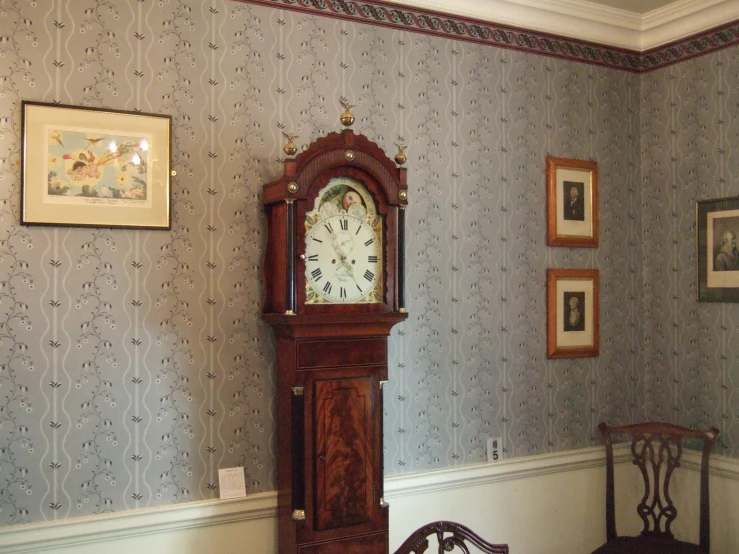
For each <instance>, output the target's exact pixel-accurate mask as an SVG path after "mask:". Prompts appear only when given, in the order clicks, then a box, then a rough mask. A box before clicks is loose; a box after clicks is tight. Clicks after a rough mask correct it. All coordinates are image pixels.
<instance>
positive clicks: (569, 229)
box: [546, 156, 598, 248]
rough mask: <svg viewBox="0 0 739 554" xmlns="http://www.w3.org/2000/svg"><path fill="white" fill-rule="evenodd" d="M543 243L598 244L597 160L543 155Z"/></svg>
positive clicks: (592, 245)
mask: <svg viewBox="0 0 739 554" xmlns="http://www.w3.org/2000/svg"><path fill="white" fill-rule="evenodd" d="M546 165H547V167H546V175H547V244H548V245H549V246H584V247H590V248H594V247H596V246H598V163H597V162H594V161H588V160H573V159H569V158H554V157H552V156H547V159H546Z"/></svg>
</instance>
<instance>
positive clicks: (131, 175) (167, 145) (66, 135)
mask: <svg viewBox="0 0 739 554" xmlns="http://www.w3.org/2000/svg"><path fill="white" fill-rule="evenodd" d="M21 118H22V121H21V127H22V132H23V141H22V156H21V164H22V168H21V175H22V177H21V213H20V222H21V224H22V225H58V226H73V227H127V228H135V229H165V230H166V229H170V228H171V213H170V211H171V208H170V203H171V200H170V172H171V169H170V152H171V127H172V117H171V116H169V115H161V114H150V113H141V112H126V111H121V110H109V109H100V108H89V107H80V106H70V105H65V104H48V103H43V102H31V101H23V104H22V116H21Z"/></svg>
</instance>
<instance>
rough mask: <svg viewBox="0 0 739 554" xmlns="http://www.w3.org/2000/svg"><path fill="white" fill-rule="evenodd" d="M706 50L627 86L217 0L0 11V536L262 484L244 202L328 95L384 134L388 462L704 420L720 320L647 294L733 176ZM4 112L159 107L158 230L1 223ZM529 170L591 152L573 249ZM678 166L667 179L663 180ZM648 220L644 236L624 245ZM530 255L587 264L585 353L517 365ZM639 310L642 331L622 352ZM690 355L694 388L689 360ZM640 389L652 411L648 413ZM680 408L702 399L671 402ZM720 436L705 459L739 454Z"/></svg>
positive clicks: (309, 136)
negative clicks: (553, 234)
mask: <svg viewBox="0 0 739 554" xmlns="http://www.w3.org/2000/svg"><path fill="white" fill-rule="evenodd" d="M732 53H735V50H726V51H723V52H722V53H718V54H712V55H711V56H714V57H715V59H716V60H719V59H720V60H723V61H724V64H725V65H724V67H723V69H719V68H718V67H717V66H716V65H715V64H713V63H710V64H709V63H708V62H707V60H708V59H709V58H700V59H698V60H696V61H691V62H689V63H686V64H685V65H684V66H683V65H679V66H672V67H670V68H666V69H663V70H660V71H658V72H656V73H653V74H648V75H647V76H646V77H644V78H643V84H640V83H641V81H642V76H640V75H638V74H634V73H629V72H626V71H620V70H616V69H610V68H605V67H600V66H595V65H587V64H583V63H578V62H573V61H570V60H563V59H558V58H552V57H545V56H538V55H534V54H528V53H523V52H518V51H516V50H512V49H501V48H497V47H493V46H489V45H482V44H476V43H471V42H462V41H457V40H453V39H450V38H445V37H436V36H430V35H426V34H418V33H410V32H407V31H404V30H400V29H393V28H387V27H382V26H370V25H365V24H360V23H356V22H348V21H344V20H340V19H330V18H324V17H320V16H316V15H313V14H306V13H299V12H294V11H288V10H282V9H273V8H270V7H266V6H261V5H254V4H249V3H240V2H230V1H228V0H161V1H154V0H116V1H113V0H75V2H69V1H65V0H5V2H3V3H2V5H1V6H0V301H1V304H0V306H1V307H2V310H0V524H2V525H10V524H16V523H21V522H31V521H44V520H55V519H61V518H69V517H79V516H84V515H90V514H96V513H101V512H106V511H112V510H115V511H122V510H128V509H135V508H139V507H147V506H157V505H163V504H169V503H173V502H187V501H194V500H200V499H204V498H212V497H215V496H216V495H217V470H218V468H223V467H231V466H234V465H240V464H243V465H244V467H245V468H246V473H247V486H248V490H249V492H260V491H266V490H273V489H274V487H275V475H274V473H275V472H274V470H275V466H274V457H275V453H274V422H273V421H274V412H275V410H276V409H277V407H276V406H275V405H274V401H273V398H274V382H275V379H274V352H273V342H272V335H271V333H270V330H269V328H268V326H266V325H265V324H263V323H262V322H261V320H260V315H259V314H260V302H261V294H262V291H261V280H262V276H261V256H262V252H261V249H262V245H263V240H264V237H263V232H264V230H263V219H262V215H261V208H260V195H261V188H262V185H263V184H264V183H266V182H268V181H269V180H271V179H273V178H274V177H275V176H276V175H278V174H279V172H280V156H281V155H282V150H281V148H282V145H283V143H284V139H283V138H282V135H281V131H283V130H287V131H291V132H294V133H296V134H298V135H299V139H298V143H299V144H300V146H304V145H306V144H308V143H309V142H310V141H311V140H313V139H314V138H316V137H318V136H320V135H322V134H324V133H326V132H328V131H331V130H336V129H337V128H338V127H339V124H338V116H339V114H340V111H341V110H340V107H339V105H338V98H339V97H340V96H345V97H347V98H349V99H350V100H352V101H355V102H356V103H357V104H358V106H357V107H356V108H355V109H354V112H355V115H356V116H357V122H356V123H355V128H356V130H357V132H361V133H364V134H366V135H367V136H368V137H369V138H370V139H372V140H374V141H376V142H377V143H378V144H380V145H381V146H382V147H383V148H385V149H386V151H388V152H393V151H394V150H393V145H392V143H393V142H400V141H404V142H407V143H408V144H409V148H408V155H409V161H408V164H407V166H408V168H409V185H410V208H409V209H408V218H407V224H408V225H407V226H408V235H409V240H408V247H407V254H408V268H407V280H408V283H407V298H408V308H409V311H410V317H409V319H408V320H407V322H405V323H403V324H402V325H399V326H397V327H396V328H395V329H394V332H393V335H392V337H391V341H390V342H391V346H390V349H391V352H390V356H391V357H390V365H391V369H390V383H389V385H388V386H387V387H386V389H385V407H386V413H385V461H386V464H385V465H386V472H387V473H388V474H393V473H407V472H414V471H420V470H428V469H433V468H443V467H448V466H454V465H461V464H469V463H475V462H480V461H483V460H484V459H485V444H486V439H487V437H502V438H503V444H504V456H505V457H515V456H525V455H531V454H537V453H544V452H554V451H561V450H566V449H572V448H580V447H584V446H590V445H594V444H598V442H599V440H598V437H597V436H596V430H595V426H596V425H597V423H598V422H599V421H601V420H604V419H605V420H609V421H614V422H615V421H618V422H623V421H628V420H632V419H634V418H635V417H637V416H639V415H640V414H641V412H643V410H644V407H645V402H644V395H645V394H647V395H649V398H650V399H651V398H652V397H658V396H659V395H655V394H653V391H655V387H656V386H657V385H658V384H659V381H660V380H661V381H662V382H664V383H666V384H667V383H668V382H669V385H670V386H671V387H673V388H674V397H675V398H676V399H677V398H678V397H679V398H680V402H681V404H680V407H681V409H683V410H684V413H681V414H679V415H680V417H679V418H678V419H680V420H681V421H683V422H701V423H702V422H704V421H716V415H717V414H718V412H719V411H721V410H724V405H725V404H726V410H730V407H729V406H728V402H729V400H730V399H731V394H730V392H727V391H725V390H724V389H722V388H721V386H720V385H722V383H723V382H725V383H727V384H728V385H731V382H730V381H729V375H728V372H729V370H730V368H731V364H732V362H733V360H734V358H733V356H734V354H733V353H732V350H731V342H730V339H731V338H733V336H735V334H736V331H735V328H736V325H734V324H733V323H732V312H731V310H730V308H731V306H722V305H715V306H700V307H696V305H695V304H692V301H691V300H689V298H688V296H687V293H686V296H685V298H682V299H678V300H672V299H671V296H670V295H672V294H674V291H675V290H677V289H678V288H684V289H685V290H689V287H690V286H692V285H691V283H692V274H693V273H692V272H691V268H690V267H689V266H690V263H692V258H691V255H692V249H693V246H692V244H690V243H689V241H691V240H692V238H690V237H691V233H692V229H691V224H690V217H692V216H690V215H689V214H692V209H691V208H690V201H691V198H692V197H694V196H695V195H696V194H697V191H698V187H702V186H703V185H702V184H701V183H702V182H703V181H706V182H707V183H708V185H707V186H708V187H712V188H710V190H709V191H707V194H708V195H709V196H710V195H712V194H713V192H714V189H715V187H719V188H724V189H725V192H730V187H731V185H732V183H731V175H732V168H734V165H735V163H733V162H729V163H727V164H725V165H723V166H722V167H723V169H721V170H719V169H718V168H717V167H718V165H719V155H718V154H717V153H716V152H717V148H716V146H717V143H718V140H719V139H718V138H714V137H712V134H713V133H714V132H715V130H714V129H713V127H712V126H713V125H714V124H715V123H716V121H715V119H716V117H714V116H716V115H717V114H718V110H719V101H721V102H724V104H721V105H723V106H725V107H724V112H723V114H724V115H722V116H721V117H723V118H724V120H725V121H726V125H725V127H722V129H724V130H725V133H724V134H723V135H722V137H724V138H723V139H722V140H725V142H726V146H725V150H726V152H727V153H726V154H725V156H726V157H727V158H726V159H727V160H728V157H730V156H734V157H735V156H736V154H734V150H733V147H732V144H733V142H735V141H730V138H734V137H733V136H732V135H731V131H730V129H734V132H736V126H737V122H736V121H735V119H734V118H733V115H732V112H731V111H730V110H729V107H730V106H731V102H732V99H733V102H734V104H736V99H735V98H734V96H735V95H736V94H737V91H736V90H735V89H736V86H737V83H739V79H738V78H737V77H736V75H735V73H736V67H737V64H736V63H735V62H733V58H730V57H729V56H730V55H732ZM710 59H714V58H710ZM731 67H734V69H733V70H732V69H731ZM684 72H689V74H690V75H691V76H692V77H691V78H688V77H687V76H686V75H685V74H684ZM670 75H672V76H674V79H670V78H668V77H669V76H670ZM683 81H684V82H683ZM714 81H715V82H716V83H721V86H722V88H723V89H724V91H725V95H724V96H723V97H721V98H719V97H717V96H716V94H715V93H714V92H715V91H713V90H712V87H714V86H715V85H714ZM687 85H690V87H689V86H687ZM716 86H717V85H716ZM691 87H692V88H691ZM666 91H669V95H670V96H669V97H668V96H665V95H666ZM709 91H710V92H709ZM22 99H31V100H38V101H59V102H64V103H71V104H82V105H89V106H98V107H108V108H115V109H127V110H133V109H140V110H143V111H149V112H161V113H169V114H171V115H172V116H173V131H174V141H173V152H172V159H173V164H174V169H176V170H177V177H176V178H175V179H174V181H173V228H172V231H171V232H166V231H135V230H105V229H69V228H53V227H50V228H40V227H22V226H20V225H19V224H18V219H19V217H18V210H19V201H20V166H19V163H20V149H21V129H20V101H21V100H22ZM673 101H674V102H675V105H674V106H673V104H672V102H673ZM686 103H687V104H686ZM652 106H653V109H654V111H655V115H654V117H653V118H652V117H651V110H652ZM645 112H650V113H649V117H647V114H646V113H645ZM641 121H644V122H646V123H647V127H646V128H645V129H643V130H642V129H641V128H640V122H641ZM678 125H679V126H685V127H686V133H685V137H686V138H687V135H688V134H690V135H691V137H693V142H697V143H698V144H696V145H694V146H689V145H690V144H691V143H690V141H686V142H684V143H683V142H681V141H682V138H681V137H682V136H683V135H682V134H679V133H678V134H676V135H669V136H670V137H671V138H670V140H671V141H672V142H671V143H669V148H668V144H666V143H665V139H664V137H667V136H668V134H667V131H668V130H669V129H670V128H672V127H675V128H677V126H678ZM707 126H711V127H710V128H707ZM652 133H653V134H654V136H652ZM640 135H641V136H642V137H643V145H642V146H643V149H642V150H643V151H642V150H640V143H639V137H640ZM703 135H706V136H708V138H707V139H706V140H707V142H704V141H703V138H702V136H703ZM709 135H711V136H709ZM29 146H31V147H32V145H29ZM680 148H682V149H683V150H682V151H681V150H679V149H680ZM548 153H550V154H552V155H556V156H562V157H577V158H593V159H597V161H598V162H599V168H600V192H601V218H602V219H601V245H600V247H599V248H597V249H569V248H549V247H547V246H546V245H545V219H544V217H545V215H544V202H545V195H544V191H545V184H544V175H543V170H544V158H545V156H546V155H547V154H548ZM702 153H705V154H706V156H705V157H703V156H701V154H702ZM642 155H643V156H644V160H645V161H646V162H649V163H646V165H645V166H644V174H643V179H642V173H641V167H642V166H641V156H642ZM670 157H675V158H677V159H678V160H679V162H669V161H668V160H670V159H671V158H670ZM691 164H692V165H691ZM668 168H671V169H669V170H668ZM691 169H692V170H693V173H690V170H691ZM670 171H672V172H673V173H669V172H670ZM722 172H723V173H722ZM683 173H684V174H685V175H693V176H695V177H694V178H693V181H694V182H692V184H691V185H690V188H689V189H687V188H685V187H682V186H681V187H679V188H677V189H674V188H672V184H673V183H674V182H675V181H674V179H673V180H671V178H677V177H679V175H681V174H683ZM719 174H722V175H723V177H724V179H725V184H723V185H717V184H716V183H719V181H718V179H717V177H718V176H719ZM642 181H643V183H644V185H643V186H644V196H643V202H642V197H641V196H640V189H641V187H642ZM688 190H690V191H691V192H687V191H688ZM692 191H695V192H692ZM716 192H719V191H718V190H717V191H716ZM642 203H643V204H644V206H642ZM671 212H678V213H679V216H676V217H672V216H671ZM642 213H644V222H645V224H644V225H642V219H643V218H642ZM652 219H662V220H664V221H663V226H664V225H665V224H666V223H667V221H669V222H670V227H669V231H668V233H660V234H653V230H654V229H655V226H654V225H652ZM662 228H664V227H662ZM646 229H649V230H650V233H646V232H645V230H646ZM683 239H685V240H683ZM642 245H643V246H642ZM665 257H668V259H665ZM672 264H674V265H675V266H676V267H677V268H678V269H677V271H672V268H671V265H672ZM549 267H568V268H579V267H593V268H599V269H600V271H601V289H602V298H601V306H602V308H601V309H602V318H601V319H602V329H601V355H600V356H599V357H597V358H588V359H564V360H547V359H546V356H545V354H544V352H545V317H544V315H545V297H544V288H545V276H546V269H547V268H549ZM658 271H662V272H664V273H668V274H667V275H664V276H661V278H658V279H659V280H655V281H652V280H650V279H649V278H650V277H651V276H652V274H653V273H655V272H658ZM645 278H646V279H645ZM652 282H654V285H655V286H654V287H651V286H648V287H646V294H645V291H644V286H645V285H644V284H643V283H652ZM665 282H666V283H667V284H668V286H663V284H664V283H665ZM691 294H692V293H691ZM709 311H710V312H711V313H710V314H709V313H708V312H709ZM696 315H697V317H696ZM735 319H736V318H735ZM645 321H646V323H650V322H653V323H654V325H655V326H657V327H658V328H659V329H660V331H659V333H658V332H656V331H655V332H653V331H652V330H651V329H650V331H649V332H648V333H646V335H645V334H644V332H643V323H644V322H645ZM719 321H720V322H721V323H720V324H719V323H715V322H719ZM673 322H674V325H676V327H675V326H673ZM719 325H724V326H725V327H726V330H722V329H723V328H722V327H721V328H720V326H719ZM683 327H684V328H683ZM693 339H695V341H697V344H698V346H696V348H695V349H693V348H692V347H691V343H690V341H691V340H693ZM719 345H724V346H723V348H724V350H723V351H721V350H720V348H721V346H719ZM672 349H677V350H678V351H679V355H678V356H672V355H671V354H670V355H669V356H668V355H667V351H668V350H672ZM719 352H722V354H723V353H725V354H726V356H727V358H726V360H725V361H723V362H722V367H723V368H724V369H723V370H722V372H721V377H720V378H719V376H717V375H716V373H715V370H714V369H711V371H709V370H708V369H706V367H705V363H704V361H705V359H708V358H712V357H717V356H718V355H719ZM699 353H700V357H699ZM663 354H664V355H663ZM722 359H723V358H722ZM658 360H659V363H658ZM686 360H689V362H690V363H687V362H686ZM668 361H669V364H668ZM645 364H647V368H648V371H647V377H648V378H647V379H646V380H645V379H644V366H645ZM683 375H684V381H685V382H684V383H682V384H680V385H675V384H673V378H675V377H676V376H677V377H682V376H683ZM719 381H721V383H720V382H719ZM704 385H707V386H708V387H709V388H708V389H705V390H704V389H702V388H701V387H703V386H704ZM714 389H715V390H714ZM729 391H730V389H729ZM686 393H690V394H691V395H692V394H695V395H697V396H698V399H697V400H695V401H693V400H689V399H687V398H685V399H683V396H684V394H686ZM719 398H722V399H723V400H721V401H719V400H718V399H719ZM662 400H663V398H662V397H659V398H658V400H655V401H654V402H655V410H656V413H662V412H663V410H668V411H669V410H672V409H673V406H672V403H671V404H670V405H669V406H664V407H661V406H660V402H661V401H662ZM665 400H666V399H665ZM699 401H700V403H701V405H710V406H711V407H712V408H711V409H712V410H713V411H712V412H711V413H709V414H708V415H707V416H706V415H703V414H698V413H696V409H695V407H694V406H695V405H697V404H698V402H699ZM734 402H736V399H734ZM719 406H720V407H719ZM727 413H736V411H734V412H731V411H728V412H727ZM732 417H735V416H732ZM721 425H722V427H726V426H727V424H726V423H725V422H723V421H722V422H721ZM723 436H724V438H725V440H726V441H727V444H728V445H730V450H731V452H732V453H733V452H734V449H735V448H736V447H737V445H739V436H737V434H736V432H734V434H733V437H734V438H733V439H732V438H731V437H732V435H731V433H729V432H726V433H725V434H724V435H723Z"/></svg>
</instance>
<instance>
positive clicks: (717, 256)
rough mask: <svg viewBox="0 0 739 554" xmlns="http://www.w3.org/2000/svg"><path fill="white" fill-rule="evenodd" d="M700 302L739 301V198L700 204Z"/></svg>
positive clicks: (697, 223)
mask: <svg viewBox="0 0 739 554" xmlns="http://www.w3.org/2000/svg"><path fill="white" fill-rule="evenodd" d="M695 223H696V230H697V234H698V236H697V240H696V244H697V247H698V253H697V254H698V256H697V259H698V301H699V302H739V250H738V249H737V237H739V197H736V196H735V197H731V198H718V199H715V200H701V201H699V202H697V203H696V222H695Z"/></svg>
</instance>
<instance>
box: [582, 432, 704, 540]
mask: <svg viewBox="0 0 739 554" xmlns="http://www.w3.org/2000/svg"><path fill="white" fill-rule="evenodd" d="M598 429H599V430H600V432H601V433H602V434H603V438H604V439H605V447H606V539H607V542H606V544H605V545H603V546H601V547H600V548H599V549H598V550H596V551H595V553H598V554H605V553H617V552H629V553H635V552H653V553H655V554H658V553H661V552H680V553H683V552H685V553H693V552H695V553H708V552H709V550H710V518H709V515H710V514H709V496H708V457H709V453H710V451H711V447H712V446H713V443H714V441H715V440H716V437H717V436H718V429H716V428H715V427H711V428H710V429H708V430H706V431H696V430H693V429H688V428H685V427H680V426H678V425H673V424H670V423H657V422H644V423H636V424H633V425H623V426H614V427H612V426H609V425H608V424H606V423H601V424H600V425H598ZM614 435H623V436H627V437H629V438H630V440H631V456H632V463H633V464H634V465H635V466H637V467H638V468H639V471H640V473H641V476H642V479H643V481H644V495H643V496H642V498H641V500H640V502H639V505H638V506H637V508H636V511H637V513H638V515H639V517H640V518H641V520H642V523H643V528H642V531H641V534H640V535H639V536H638V537H619V536H618V534H617V532H616V510H615V492H614V468H613V437H614ZM687 439H690V440H695V441H699V442H700V443H701V473H700V512H699V517H700V531H699V533H700V539H699V543H698V544H697V545H694V544H690V543H686V542H684V541H678V540H677V539H675V537H674V535H673V533H672V523H673V521H674V520H675V518H676V517H677V514H678V510H677V508H676V507H675V505H674V503H673V500H672V498H671V497H670V481H671V479H672V475H673V472H674V471H675V469H677V468H679V467H680V460H681V458H682V455H683V442H684V441H685V440H687ZM595 553H594V554H595Z"/></svg>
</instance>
